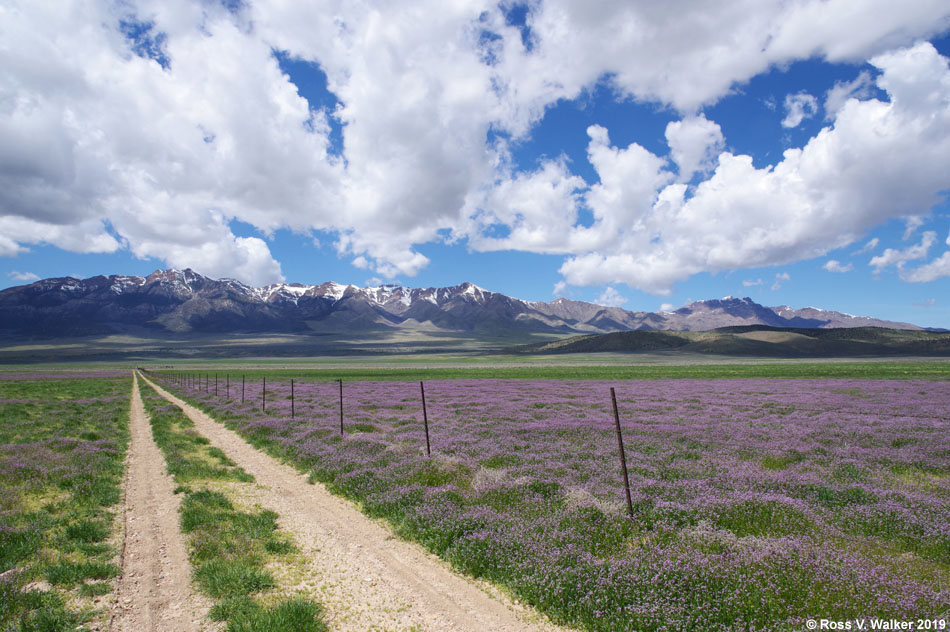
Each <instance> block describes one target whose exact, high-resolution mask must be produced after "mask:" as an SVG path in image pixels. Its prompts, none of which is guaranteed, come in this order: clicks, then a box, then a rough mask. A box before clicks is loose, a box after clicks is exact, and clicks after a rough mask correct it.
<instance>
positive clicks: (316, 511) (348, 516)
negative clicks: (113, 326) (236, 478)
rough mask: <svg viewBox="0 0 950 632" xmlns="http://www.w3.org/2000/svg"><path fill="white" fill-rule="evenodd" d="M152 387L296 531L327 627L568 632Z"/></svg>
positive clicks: (307, 583)
mask: <svg viewBox="0 0 950 632" xmlns="http://www.w3.org/2000/svg"><path fill="white" fill-rule="evenodd" d="M142 379H143V380H145V381H146V382H148V380H147V379H145V378H142ZM149 384H151V382H149ZM156 389H157V390H158V392H159V393H160V394H161V395H162V396H163V397H165V398H167V399H168V400H169V401H171V402H174V403H175V404H177V405H178V406H180V407H181V408H182V410H184V411H185V414H187V415H188V416H189V417H190V418H191V419H192V420H193V421H194V423H195V426H196V429H197V430H198V431H199V432H200V433H201V434H203V435H204V436H205V437H207V438H208V439H209V440H210V441H211V443H212V445H214V446H216V447H218V448H220V449H222V450H223V451H224V452H225V453H226V454H227V455H228V456H229V457H230V458H231V459H233V460H234V461H235V462H237V464H238V465H240V466H241V467H242V468H244V469H245V470H247V471H248V472H249V473H251V474H253V475H254V477H255V478H256V479H257V482H258V483H259V485H260V486H262V487H263V489H259V490H258V492H257V494H258V495H257V497H255V498H253V499H248V500H250V501H252V502H256V503H259V504H260V505H261V506H262V507H266V508H269V509H272V510H273V511H276V512H277V513H278V514H279V515H280V526H281V527H282V528H283V529H286V530H287V531H289V532H291V533H293V534H294V537H295V539H296V541H297V543H298V545H299V546H300V548H301V549H302V552H303V554H304V556H305V557H306V558H307V560H308V561H309V563H310V565H311V569H310V575H311V579H306V580H303V582H302V584H301V588H303V589H308V590H309V591H311V592H313V594H314V595H315V596H316V597H317V598H318V599H319V600H320V601H321V602H322V603H323V605H324V607H325V608H326V614H327V622H328V623H329V625H330V627H331V629H332V630H334V631H342V632H349V631H352V632H365V631H367V630H380V631H382V630H386V631H394V630H406V631H409V630H418V631H422V630H424V631H425V632H440V631H453V632H487V631H499V632H514V631H522V630H523V631H526V632H527V631H531V632H541V631H554V630H565V631H566V630H567V628H562V627H558V626H555V625H553V624H551V623H550V622H548V621H547V620H544V619H543V618H542V617H540V616H539V615H538V614H537V613H535V612H534V611H533V610H530V609H528V608H524V607H520V606H518V605H516V604H514V603H513V602H512V601H511V600H510V599H508V598H507V597H506V596H504V595H503V594H501V593H500V591H498V590H497V589H494V588H492V587H491V586H490V585H488V584H487V583H484V582H477V581H475V580H472V579H469V578H466V577H464V576H462V575H459V574H458V573H455V572H454V571H452V570H451V569H450V568H449V566H448V565H447V564H446V563H445V562H443V561H442V560H440V559H439V558H437V557H435V556H433V555H431V554H429V553H427V552H426V551H424V550H423V549H422V547H420V546H418V545H415V544H413V543H409V542H404V541H401V540H398V539H396V538H395V537H394V536H393V534H392V532H391V531H390V530H389V529H388V528H386V526H385V525H384V524H382V523H381V522H377V521H373V520H370V519H369V518H367V517H366V516H364V515H363V514H362V513H360V511H359V510H358V509H357V508H356V507H355V506H354V505H353V504H352V503H350V502H348V501H346V500H344V499H341V498H339V497H337V496H334V495H332V494H330V493H329V492H328V491H327V490H326V489H325V488H324V487H323V486H322V485H320V484H315V485H311V484H308V483H307V479H306V477H305V476H303V475H301V474H300V473H298V472H297V471H296V470H294V469H293V468H291V467H290V466H288V465H284V464H282V463H279V462H278V461H277V460H275V459H274V458H272V457H270V456H268V455H266V454H264V453H263V452H260V451H259V450H257V449H255V448H254V447H252V446H251V445H250V444H248V443H247V442H246V441H244V439H242V438H241V437H240V436H238V435H237V434H236V433H234V432H232V431H231V430H228V429H227V428H225V427H224V426H223V425H221V424H219V423H217V422H215V421H214V420H212V419H211V418H210V417H208V416H207V415H205V414H204V413H202V412H201V411H199V410H197V409H195V408H194V407H192V406H189V405H188V404H186V403H184V402H183V401H182V400H180V399H178V398H177V397H174V396H173V395H171V394H169V393H167V392H166V391H164V390H163V389H161V388H160V387H156Z"/></svg>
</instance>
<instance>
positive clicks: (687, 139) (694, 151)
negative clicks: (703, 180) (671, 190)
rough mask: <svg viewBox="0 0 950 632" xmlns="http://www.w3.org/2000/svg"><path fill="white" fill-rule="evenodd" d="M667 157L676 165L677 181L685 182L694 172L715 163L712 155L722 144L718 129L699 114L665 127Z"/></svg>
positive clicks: (717, 126)
mask: <svg viewBox="0 0 950 632" xmlns="http://www.w3.org/2000/svg"><path fill="white" fill-rule="evenodd" d="M666 140H667V143H668V144H669V146H670V158H671V159H672V160H673V162H675V163H676V165H677V167H679V180H680V182H688V181H689V180H690V179H691V178H692V177H693V174H694V173H696V172H697V171H701V172H707V171H710V170H711V169H712V168H713V167H714V166H715V160H716V156H718V155H719V152H721V151H722V149H723V147H724V146H725V139H724V138H723V136H722V129H721V128H720V127H719V125H717V124H716V123H714V122H712V121H708V120H706V117H705V116H703V115H702V114H700V115H698V116H694V117H690V118H686V119H683V120H681V121H671V122H670V123H669V124H667V126H666Z"/></svg>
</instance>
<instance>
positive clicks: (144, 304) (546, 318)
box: [0, 270, 920, 337]
mask: <svg viewBox="0 0 950 632" xmlns="http://www.w3.org/2000/svg"><path fill="white" fill-rule="evenodd" d="M742 325H768V326H772V327H794V328H837V327H869V326H870V327H890V328H896V329H920V328H919V327H916V326H915V325H911V324H908V323H895V322H889V321H883V320H877V319H874V318H870V317H862V316H852V315H849V314H842V313H840V312H831V311H825V310H821V309H817V308H805V309H792V308H790V307H788V306H781V307H765V306H762V305H759V304H758V303H756V302H754V301H753V300H752V299H749V298H732V297H727V298H723V299H719V300H710V301H698V302H695V303H691V304H690V305H687V306H684V307H681V308H680V309H677V310H675V311H672V312H659V313H652V312H631V311H627V310H624V309H620V308H619V307H604V306H601V305H595V304H593V303H585V302H581V301H573V300H569V299H565V298H559V299H557V300H555V301H551V302H529V301H522V300H519V299H516V298H511V297H509V296H505V295H504V294H499V293H497V292H490V291H488V290H484V289H482V288H480V287H478V286H476V285H473V284H471V283H463V284H461V285H457V286H454V287H444V288H407V287H402V286H397V285H382V286H378V287H357V286H354V285H340V284H338V283H333V282H327V283H322V284H320V285H301V284H299V283H289V284H288V283H279V284H274V285H269V286H267V287H262V288H255V287H250V286H248V285H245V284H243V283H241V282H239V281H235V280H233V279H217V280H216V279H210V278H208V277H204V276H202V275H200V274H198V273H196V272H194V271H192V270H157V271H155V272H153V273H152V274H150V275H148V276H147V277H140V276H118V275H112V276H108V277H105V276H98V277H92V278H90V279H84V280H78V279H74V278H55V279H44V280H41V281H36V282H35V283H31V284H29V285H23V286H18V287H12V288H8V289H6V290H3V291H0V332H2V333H3V334H5V335H7V336H16V337H22V336H39V337H65V336H76V335H93V334H107V333H116V332H128V331H142V330H145V331H149V330H150V331H153V332H154V333H156V334H160V333H161V332H174V333H229V332H234V333H238V332H240V333H254V332H262V333H276V332H287V333H317V334H319V333H351V332H359V331H364V332H366V331H393V330H399V329H413V330H417V331H418V330H422V331H427V330H431V331H452V332H470V333H473V334H489V335H490V334H497V333H502V332H512V331H516V332H535V333H550V334H572V333H573V334H580V333H591V334H594V333H607V332H616V331H630V330H673V331H705V330H709V329H715V328H718V327H726V326H742Z"/></svg>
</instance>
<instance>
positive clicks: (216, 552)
mask: <svg viewBox="0 0 950 632" xmlns="http://www.w3.org/2000/svg"><path fill="white" fill-rule="evenodd" d="M142 399H143V401H144V402H145V408H146V411H147V412H148V415H149V421H150V423H151V426H152V434H153V436H154V437H155V442H156V443H157V444H158V446H159V448H160V449H161V451H162V453H163V454H164V455H165V460H166V463H167V464H168V472H169V473H170V474H171V475H172V477H173V478H174V480H175V483H176V484H177V485H178V487H177V488H176V492H179V493H183V494H184V500H183V502H182V504H181V529H182V531H183V532H184V533H185V534H186V535H187V537H188V556H189V560H190V562H191V564H192V568H193V578H194V581H195V584H196V585H197V587H198V589H199V590H200V591H201V592H203V593H204V594H206V595H208V596H209V597H211V598H213V599H215V600H216V602H217V603H216V604H215V606H214V607H212V609H211V613H210V616H211V618H212V619H214V620H216V621H225V622H227V630H228V631H229V632H265V631H266V632H283V631H287V632H322V631H323V630H326V625H325V624H324V622H323V620H322V608H321V607H320V605H319V604H317V603H316V602H314V601H312V600H310V599H308V598H306V597H304V596H299V595H290V594H287V592H288V591H286V590H283V589H282V586H281V585H280V582H279V581H278V580H277V579H276V578H275V577H274V575H273V573H272V572H271V570H272V569H274V567H275V566H278V565H285V566H286V565H293V553H294V552H295V551H296V549H295V547H294V544H293V543H292V541H291V540H290V538H289V537H288V536H287V534H285V533H283V532H281V531H280V530H279V529H278V526H277V517H278V516H277V514H276V513H274V512H273V511H268V510H261V509H247V508H242V507H241V506H240V502H239V500H238V499H239V496H240V486H242V485H249V484H252V483H253V481H254V478H253V477H252V476H251V475H250V474H248V473H247V472H245V471H244V470H243V469H241V468H240V467H238V466H237V465H236V464H235V463H234V462H233V461H231V460H230V459H229V458H228V457H227V455H225V454H224V453H223V452H222V451H221V450H219V449H218V448H215V447H212V446H211V445H209V441H208V439H207V438H205V437H203V436H202V435H200V434H199V433H198V432H197V431H196V430H195V429H194V423H193V422H192V421H191V420H190V419H188V418H187V417H186V416H185V415H184V413H182V412H181V410H180V409H179V408H178V407H177V406H174V405H173V404H170V403H168V402H167V401H166V400H164V399H163V398H161V397H160V396H158V395H157V394H156V393H155V392H154V391H153V390H152V389H150V388H147V387H143V388H142Z"/></svg>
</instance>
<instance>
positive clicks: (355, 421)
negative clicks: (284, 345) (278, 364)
mask: <svg viewBox="0 0 950 632" xmlns="http://www.w3.org/2000/svg"><path fill="white" fill-rule="evenodd" d="M822 367H825V368H827V370H828V371H829V372H832V373H833V374H836V375H839V376H840V375H842V374H844V375H853V376H856V377H859V378H862V379H854V377H851V378H849V379H842V378H840V377H838V378H835V379H812V380H775V379H761V378H758V379H752V378H749V377H743V376H744V375H750V374H751V375H754V374H755V372H759V373H764V374H765V375H766V376H768V377H773V376H782V377H795V376H796V375H805V374H807V375H814V374H815V371H820V370H821V368H822ZM828 367H830V368H828ZM563 369H564V367H556V369H555V370H557V371H561V370H563ZM928 369H929V371H928ZM417 370H418V369H415V368H412V369H407V370H405V371H404V372H402V373H401V377H403V379H406V378H409V377H410V376H412V377H415V376H416V373H415V372H416V371H417ZM488 370H490V371H494V370H498V369H488ZM508 370H509V371H515V372H516V375H517V376H519V377H520V376H521V373H520V372H521V371H522V368H517V369H508ZM601 370H603V371H604V373H601V374H600V375H601V376H602V375H604V374H613V375H614V376H615V377H616V367H589V368H588V369H585V371H586V372H585V373H584V374H583V375H584V377H587V378H598V375H597V374H598V373H599V372H600V371H601ZM628 370H631V371H634V372H636V371H640V370H641V368H638V367H630V368H629V369H628ZM711 370H712V369H711V368H710V367H663V368H662V370H661V371H660V372H661V373H663V372H666V371H669V372H673V373H676V374H677V375H679V376H683V375H690V374H698V375H700V376H702V377H707V376H708V374H709V372H710V371H711ZM715 371H717V372H718V373H720V374H721V373H722V371H723V368H722V367H716V368H715ZM697 372H698V373H697ZM449 373H450V374H451V372H449ZM526 373H527V372H526ZM537 373H541V374H542V375H543V374H545V372H544V371H543V370H542V371H536V372H535V374H537ZM728 373H729V374H730V377H732V378H734V379H729V380H714V379H680V380H648V381H630V380H624V381H618V380H616V379H615V380H614V381H611V382H600V383H593V382H590V381H565V380H483V379H479V380H470V379H469V380H435V379H433V380H431V381H427V384H426V392H427V395H428V398H429V399H428V412H429V419H430V429H431V433H432V436H431V442H432V452H433V456H432V457H431V458H426V457H425V440H424V436H423V429H422V424H421V423H420V421H421V411H420V401H419V390H418V386H419V385H418V383H415V382H407V381H396V380H389V381H382V382H381V381H365V380H364V381H358V382H354V383H346V384H345V390H344V397H345V406H344V432H345V434H344V436H343V437H342V438H341V436H340V433H339V413H338V409H337V405H338V404H337V398H338V386H337V385H336V384H333V383H327V382H304V383H303V384H301V383H300V382H298V383H297V384H296V385H295V401H294V405H295V418H294V419H291V417H290V401H289V394H290V393H289V383H288V381H286V380H283V379H282V378H283V377H284V376H285V375H287V373H284V372H281V371H272V372H268V373H267V377H268V387H267V388H268V392H267V399H266V402H267V403H266V405H267V410H266V412H265V411H262V410H261V400H260V384H259V383H256V382H255V383H254V384H253V386H252V388H249V387H248V385H246V391H245V398H246V400H247V401H246V403H245V404H244V405H242V404H241V403H240V401H239V397H240V394H239V393H238V392H235V390H234V386H233V383H232V387H231V389H229V395H230V397H231V401H227V400H226V399H225V397H224V389H223V384H222V383H221V382H219V391H218V396H217V397H215V396H214V394H213V391H211V390H210V389H209V391H208V392H206V391H204V390H201V391H199V390H197V389H192V388H185V387H182V386H181V385H177V386H176V385H175V384H174V382H173V380H172V379H170V378H166V379H165V380H164V381H163V383H164V385H165V386H166V387H168V388H172V389H174V390H175V391H176V392H178V393H179V394H181V395H184V396H186V397H187V398H189V399H190V400H191V401H193V402H195V403H196V404H199V405H200V406H202V407H203V408H205V409H206V410H207V411H209V412H210V413H211V414H213V415H214V416H216V417H217V418H219V419H221V420H224V421H225V422H226V423H227V424H228V425H229V426H230V427H232V428H234V429H236V430H238V431H239V432H240V433H241V434H243V435H244V436H245V437H246V438H248V439H249V440H251V441H252V442H254V443H255V444H256V445H259V446H260V447H262V448H263V449H265V450H267V451H269V452H270V453H272V454H274V455H277V456H280V457H282V458H285V459H287V460H289V461H290V462H292V463H294V464H296V465H297V466H298V467H300V468H301V469H303V470H306V471H310V472H311V475H312V477H313V478H314V479H316V480H320V481H322V482H324V483H325V484H327V485H328V486H329V487H330V489H332V490H334V491H336V492H337V493H340V494H342V495H344V496H347V497H349V498H352V499H354V500H357V501H358V502H360V503H361V504H362V507H363V510H364V511H365V512H366V513H368V514H370V515H373V516H381V517H384V518H386V519H387V520H388V521H389V522H390V524H391V525H392V527H393V528H394V529H395V530H396V531H397V533H399V534H400V535H402V536H404V537H407V538H410V539H413V540H416V541H419V542H421V543H422V544H424V545H425V546H426V547H427V548H429V549H430V550H431V551H433V552H435V553H437V554H439V555H440V556H442V557H444V558H445V559H447V560H449V561H450V562H451V563H452V564H453V565H455V566H456V567H457V568H459V569H462V570H464V571H466V572H468V573H471V574H472V575H475V576H477V577H484V578H488V579H491V580H493V581H495V582H499V583H501V584H503V585H505V586H507V588H508V589H509V590H511V591H512V592H513V593H514V594H515V595H516V596H518V597H519V598H520V599H522V600H524V601H526V602H527V603H530V604H533V605H536V606H537V607H539V608H540V609H541V610H543V611H545V612H547V613H549V614H550V615H551V616H553V617H554V618H555V619H557V620H559V621H562V622H565V623H568V624H571V625H574V626H578V627H581V628H584V629H590V630H666V629H675V630H711V629H718V630H740V629H741V630H783V629H788V630H792V629H800V627H801V625H802V623H803V621H804V620H805V619H806V618H809V617H821V618H830V619H838V620H847V619H853V618H857V617H862V616H884V617H890V616H893V617H896V618H899V619H909V618H914V617H918V616H919V617H928V616H930V617H933V616H937V615H939V614H941V613H945V612H946V611H947V609H948V607H950V591H948V586H950V582H948V580H950V531H948V526H947V524H948V523H947V520H946V516H947V515H950V439H948V432H947V431H948V429H950V417H948V414H947V410H948V409H950V389H948V388H947V382H946V381H945V378H946V365H945V364H942V363H926V364H923V363H922V364H908V363H853V364H848V365H842V364H840V363H827V364H820V363H819V364H809V365H801V364H797V363H796V364H788V365H785V364H782V365H750V366H745V365H735V366H730V367H729V371H728ZM437 374H441V373H438V372H437ZM468 374H469V375H471V372H469V373H468ZM255 375H257V374H255ZM308 375H309V374H308ZM321 375H322V377H324V378H326V377H328V374H318V375H309V376H310V377H320V376H321ZM560 375H561V374H558V376H560ZM921 375H926V376H927V377H930V378H937V379H932V380H920V379H915V378H918V377H920V376H921ZM298 376H299V372H298ZM430 376H431V374H430ZM362 377H367V375H366V374H365V373H364V374H363V375H362ZM385 377H399V376H390V375H388V374H386V375H385ZM651 377H656V375H655V374H651ZM868 377H875V378H887V377H900V378H902V379H901V380H889V379H875V380H871V379H866V378H868ZM601 379H602V378H601ZM608 386H614V387H615V388H616V389H617V391H618V398H619V400H620V401H619V403H620V416H621V419H622V420H623V428H624V433H625V440H626V442H627V459H628V463H629V465H630V470H631V480H632V487H633V505H634V517H633V519H630V518H628V517H626V516H625V505H624V501H623V495H622V491H621V489H622V488H621V483H620V477H619V466H618V463H617V452H616V439H615V437H614V434H613V432H614V430H613V426H612V423H611V417H610V410H609V408H608V406H609V395H608V392H607V387H608ZM252 389H253V390H252ZM236 397H237V398H238V399H237V400H235V398H236Z"/></svg>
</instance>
